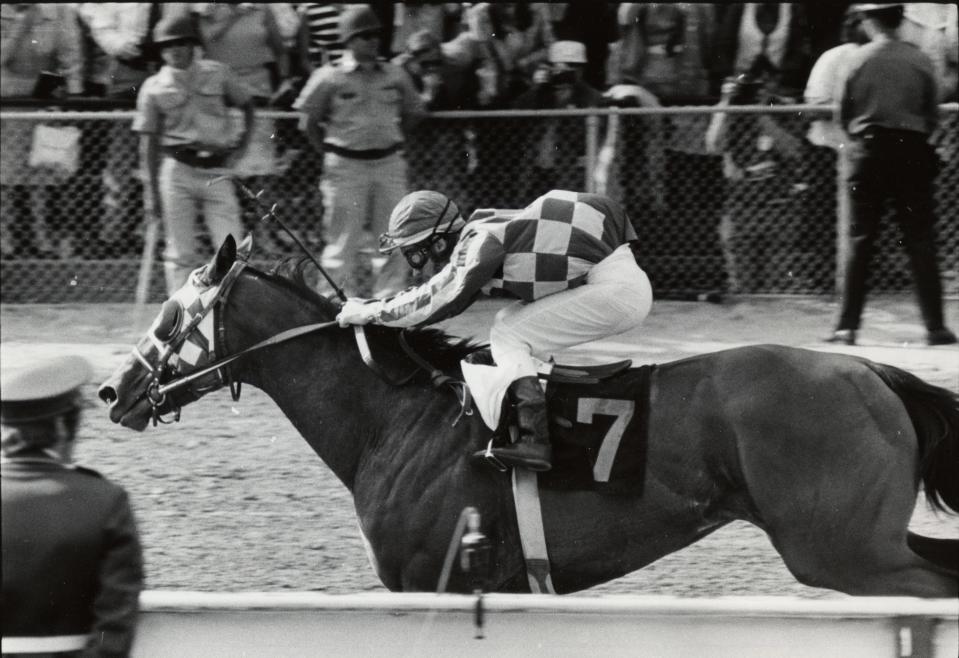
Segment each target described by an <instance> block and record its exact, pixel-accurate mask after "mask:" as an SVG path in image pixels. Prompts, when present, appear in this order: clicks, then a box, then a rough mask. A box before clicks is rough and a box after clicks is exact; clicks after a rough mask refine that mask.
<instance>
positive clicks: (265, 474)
mask: <svg viewBox="0 0 959 658" xmlns="http://www.w3.org/2000/svg"><path fill="white" fill-rule="evenodd" d="M494 307H495V304H494V303H493V302H491V301H488V300H487V301H482V302H480V303H478V304H476V305H474V306H473V307H472V308H471V309H470V310H469V311H468V312H467V313H466V314H464V315H463V316H460V317H459V318H457V319H456V320H454V321H450V322H448V323H446V324H445V325H444V327H445V328H446V329H447V330H448V331H450V332H451V333H454V334H459V335H480V336H483V335H484V334H483V333H482V332H485V330H486V328H487V327H488V325H489V320H490V319H491V317H492V314H493V312H494V310H495V308H494ZM156 310H157V309H156V308H151V309H149V311H148V313H147V315H150V314H152V313H153V312H155V311H156ZM835 312H836V307H835V303H834V301H833V300H827V299H811V298H768V299H767V298H750V299H743V300H736V301H727V302H725V303H723V304H719V305H717V304H708V303H697V302H669V301H659V302H657V303H656V304H655V305H654V307H653V312H652V314H651V315H650V317H649V319H648V320H647V322H646V325H645V327H644V329H643V331H642V332H641V333H640V334H638V339H639V340H640V341H641V342H640V345H641V348H640V353H641V355H642V358H643V359H644V360H646V361H647V362H660V363H661V362H666V361H670V360H673V359H677V358H681V357H684V356H688V355H691V354H697V353H702V352H708V351H713V350H718V349H723V348H726V347H732V346H736V345H744V344H751V343H761V342H771V343H781V344H786V345H793V346H802V347H810V348H812V349H828V350H835V351H848V352H850V353H853V354H859V355H862V356H865V357H868V358H871V359H873V360H876V361H882V362H886V363H891V364H893V365H897V366H899V367H902V368H905V369H906V370H909V371H911V372H913V373H915V374H917V375H919V376H920V377H923V378H924V379H926V380H927V381H929V382H931V383H935V384H938V385H940V386H945V387H947V388H950V389H952V390H959V349H957V348H955V347H936V348H928V347H925V346H923V345H922V343H921V338H922V331H921V327H920V325H919V321H918V311H917V309H916V307H915V303H914V302H913V300H912V299H911V298H910V297H905V296H903V297H886V298H882V299H871V300H870V301H869V303H868V305H867V309H866V313H865V316H864V329H863V331H862V332H861V343H862V344H861V346H856V347H843V348H839V347H833V346H826V345H823V344H821V343H820V342H819V339H820V338H821V337H822V336H823V335H824V334H825V333H826V332H827V331H828V329H829V328H830V327H831V324H832V321H833V319H834V316H835ZM0 318H2V344H0V348H2V358H3V360H4V363H5V364H11V363H14V362H17V361H20V360H24V359H30V358H31V357H33V356H36V355H38V354H62V353H78V354H81V355H83V356H86V357H87V358H89V359H90V360H91V362H93V364H94V366H95V368H96V375H97V378H96V382H95V383H93V384H91V385H90V386H89V387H88V388H89V391H88V392H89V396H90V399H91V400H93V399H95V396H94V391H95V388H96V383H98V382H99V381H102V380H103V379H104V378H105V377H106V376H107V375H108V373H109V372H110V371H112V370H113V368H114V367H115V366H116V365H117V364H118V363H119V362H120V361H121V360H122V359H123V358H124V357H125V356H126V354H128V352H129V347H130V346H131V345H132V344H133V342H135V340H136V339H137V338H138V337H139V336H140V334H141V333H142V331H143V330H144V329H145V328H146V325H147V324H148V318H146V319H141V320H140V321H139V322H138V323H136V324H138V326H134V325H135V322H134V319H133V307H132V306H131V305H107V304H104V305H84V306H15V305H4V306H2V307H0ZM947 322H948V324H949V325H950V326H951V327H953V329H956V328H959V302H957V301H949V302H947ZM477 332H480V333H479V334H477ZM76 457H77V461H78V462H80V463H83V464H85V465H89V466H91V467H94V468H97V469H98V470H100V471H101V472H102V473H104V474H105V475H106V476H108V477H110V478H111V479H114V480H115V481H117V482H119V483H121V484H123V485H124V486H125V487H126V488H127V490H128V491H129V492H130V495H131V498H132V500H133V504H134V507H135V509H136V513H137V517H138V520H139V524H140V527H141V533H142V536H143V541H144V545H145V554H146V561H147V572H148V582H147V586H148V587H149V588H150V589H183V590H222V591H241V590H260V591H280V590H320V591H325V592H331V593H345V592H356V591H363V590H377V589H382V586H381V585H380V583H379V581H378V580H377V578H376V576H375V575H374V573H373V571H372V569H371V568H370V567H369V565H368V563H367V560H366V555H365V552H364V549H363V546H362V543H361V540H360V537H359V533H358V531H357V529H356V523H355V519H354V513H353V507H352V500H351V498H350V495H349V493H348V492H347V491H346V489H345V488H344V487H343V486H342V485H341V484H340V483H339V481H338V480H336V478H335V477H334V476H333V475H332V474H331V472H330V471H329V470H328V469H327V468H326V466H325V465H324V464H323V463H322V462H321V461H320V460H319V458H318V457H316V455H315V454H314V453H313V452H312V451H311V450H310V449H309V447H308V446H307V444H306V443H305V442H304V441H303V440H302V439H301V438H300V437H299V435H298V434H297V433H296V432H295V431H294V429H293V427H292V426H291V424H290V423H289V422H288V421H287V420H286V418H284V417H283V416H282V415H281V414H280V412H279V410H278V409H277V408H276V407H275V406H274V405H273V403H272V402H271V401H270V400H268V399H267V398H266V396H265V395H263V394H261V393H260V392H259V391H256V390H253V389H250V388H249V387H248V388H246V389H244V393H243V398H242V399H241V400H240V401H239V402H238V403H234V402H232V401H231V399H230V397H229V394H228V393H226V392H224V391H220V392H217V393H214V394H212V395H211V396H209V397H208V398H206V399H204V400H202V401H200V402H198V403H195V404H193V405H192V406H189V407H187V408H185V409H184V411H183V419H182V421H181V422H180V423H178V424H175V425H169V426H161V427H159V428H149V429H148V430H147V431H145V432H144V433H142V434H136V433H134V432H132V431H130V430H125V429H123V428H120V427H118V426H113V425H111V424H110V423H109V422H108V420H107V418H106V414H105V410H104V408H103V407H101V406H97V407H95V408H91V409H90V410H88V412H87V414H86V416H85V418H84V423H83V426H82V429H81V440H80V443H79V446H78V450H77V455H76ZM914 526H915V528H916V529H917V530H919V531H920V532H922V533H923V534H928V535H936V536H949V537H959V517H951V518H945V517H941V516H936V515H933V514H931V513H930V512H928V511H927V510H926V509H925V506H924V504H923V502H922V500H921V499H920V504H919V505H917V514H916V517H915V519H914ZM609 592H618V593H626V592H630V593H637V594H652V593H660V594H673V595H679V596H722V595H740V594H757V595H758V594H773V595H786V594H792V595H798V596H803V597H831V596H838V595H836V594H834V593H831V592H828V591H825V590H818V589H813V588H809V587H805V586H803V585H800V584H798V583H797V582H796V581H795V580H794V579H793V578H792V576H791V575H790V574H789V573H788V572H787V571H786V569H785V567H784V566H783V564H782V562H781V560H780V559H779V556H778V555H777V554H776V552H775V551H774V550H773V549H772V547H771V546H770V544H769V541H768V540H767V539H766V536H765V535H764V534H763V533H762V532H761V531H759V530H758V529H756V528H754V527H752V526H749V525H747V524H744V523H735V524H732V525H730V526H727V527H725V528H723V529H721V530H720V531H718V532H716V533H714V534H713V535H711V536H709V537H707V538H705V539H704V540H702V541H700V542H698V543H697V544H694V545H693V546H690V547H688V548H687V549H685V550H682V551H680V552H678V553H675V554H673V555H670V556H668V557H666V558H664V559H662V560H660V561H659V562H657V563H655V564H652V565H650V566H648V567H646V568H645V569H643V570H641V571H639V572H636V573H634V574H631V575H629V576H627V577H624V578H621V579H619V580H616V581H613V582H610V583H607V584H605V585H602V586H599V587H596V588H594V589H592V590H590V591H589V592H587V593H586V594H601V593H609Z"/></svg>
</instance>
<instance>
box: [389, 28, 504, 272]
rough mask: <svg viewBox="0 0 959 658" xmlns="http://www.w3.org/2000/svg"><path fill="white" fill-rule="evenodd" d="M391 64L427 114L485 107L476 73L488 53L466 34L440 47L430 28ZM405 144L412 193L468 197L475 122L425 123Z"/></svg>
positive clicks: (415, 35)
mask: <svg viewBox="0 0 959 658" xmlns="http://www.w3.org/2000/svg"><path fill="white" fill-rule="evenodd" d="M393 63H394V64H396V65H397V66H400V67H401V68H403V70H405V71H406V72H407V73H408V74H409V76H410V78H411V79H412V81H413V86H414V87H415V88H416V90H417V91H418V92H419V94H420V97H421V98H422V100H423V103H424V104H425V106H426V109H427V110H429V111H430V112H442V111H449V110H477V109H480V108H481V107H482V105H483V102H484V101H483V100H482V99H481V97H480V96H481V94H480V75H479V71H480V70H482V69H483V68H484V67H487V66H489V61H488V51H487V49H486V48H485V47H484V46H483V44H482V43H480V42H479V41H477V40H476V39H475V37H474V36H473V35H472V34H470V33H469V32H465V31H464V32H460V33H459V34H458V35H456V36H455V37H454V38H453V39H451V40H450V41H446V42H444V43H441V42H440V41H439V39H438V38H437V37H436V36H435V35H434V34H433V33H432V32H430V31H429V30H419V31H418V32H414V33H413V34H411V35H410V36H409V38H408V39H407V40H406V46H405V49H404V51H403V52H402V53H401V54H399V55H397V56H396V57H395V58H393ZM407 146H408V148H407V155H408V160H409V178H410V186H411V187H412V188H413V189H418V188H425V187H437V188H440V189H443V190H447V191H449V193H450V194H451V195H454V196H455V198H457V199H461V200H463V201H462V202H463V203H468V202H469V201H470V200H471V199H472V193H471V188H472V187H474V184H473V183H472V182H471V181H472V180H473V173H474V172H475V168H476V155H477V154H476V130H475V126H474V122H473V121H454V122H450V121H438V120H434V121H426V122H424V123H422V124H420V125H419V126H418V127H416V128H414V129H413V130H412V132H410V133H409V134H408V135H407ZM414 274H419V273H414Z"/></svg>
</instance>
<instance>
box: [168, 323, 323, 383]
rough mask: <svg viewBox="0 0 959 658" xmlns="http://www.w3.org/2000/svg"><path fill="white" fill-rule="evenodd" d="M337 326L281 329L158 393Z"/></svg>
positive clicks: (310, 325)
mask: <svg viewBox="0 0 959 658" xmlns="http://www.w3.org/2000/svg"><path fill="white" fill-rule="evenodd" d="M335 326H338V325H337V323H336V322H335V321H332V322H316V323H314V324H305V325H302V326H300V327H293V328H292V329H287V330H286V331H281V332H280V333H278V334H276V335H275V336H271V337H270V338H266V339H264V340H261V341H260V342H259V343H255V344H253V345H250V346H249V347H247V348H244V349H242V350H240V351H239V352H237V353H236V354H231V355H230V356H225V357H223V358H222V359H218V360H216V361H214V362H213V363H211V364H210V365H208V366H205V367H203V368H201V369H200V370H197V371H196V372H191V373H190V374H189V375H183V376H181V377H179V378H178V379H174V380H172V381H170V382H167V383H166V384H163V385H162V386H160V387H158V388H157V393H159V394H160V395H166V394H167V393H169V392H171V391H175V390H177V389H179V388H183V387H184V386H186V385H187V384H189V383H191V382H193V381H195V380H197V379H200V378H201V377H203V376H205V375H208V374H210V373H211V372H214V371H215V370H219V369H220V368H223V367H224V366H227V365H229V364H231V363H233V362H234V361H236V360H237V359H239V358H240V357H242V356H246V355H247V354H249V353H250V352H256V351H257V350H261V349H263V348H265V347H270V346H271V345H277V344H279V343H285V342H286V341H288V340H292V339H294V338H299V337H300V336H305V335H306V334H310V333H313V332H315V331H320V330H321V329H327V328H329V327H335ZM234 399H235V398H234Z"/></svg>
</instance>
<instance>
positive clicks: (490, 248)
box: [339, 229, 505, 327]
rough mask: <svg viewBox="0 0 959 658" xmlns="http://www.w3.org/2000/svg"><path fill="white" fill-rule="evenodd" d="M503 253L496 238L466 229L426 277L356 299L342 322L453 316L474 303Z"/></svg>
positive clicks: (398, 323) (401, 322)
mask: <svg viewBox="0 0 959 658" xmlns="http://www.w3.org/2000/svg"><path fill="white" fill-rule="evenodd" d="M504 255H505V254H504V252H503V246H502V244H500V242H499V241H498V240H496V238H494V237H492V236H491V235H489V234H488V233H486V232H475V231H470V230H468V229H467V230H466V231H464V233H463V235H462V237H461V238H460V241H459V242H458V243H457V244H456V247H455V248H454V249H453V253H452V254H451V255H450V262H449V263H447V264H446V267H444V268H443V269H442V270H440V271H439V272H437V273H436V274H434V275H433V277H432V278H431V279H430V280H429V281H427V282H426V283H423V284H422V285H419V286H415V287H412V288H407V289H406V290H404V291H402V292H399V293H397V294H396V295H393V296H392V297H387V298H386V299H377V300H365V301H359V303H360V304H362V307H359V308H358V307H357V306H353V307H352V310H351V311H350V313H348V314H347V315H349V316H350V317H344V316H343V314H342V313H341V317H340V318H339V319H340V320H341V324H344V320H345V321H346V323H348V324H365V323H366V322H372V323H373V324H380V325H384V326H387V327H414V326H419V325H428V324H433V323H434V322H439V321H441V320H445V319H447V318H450V317H453V316H454V315H457V314H458V313H460V312H462V311H463V310H465V309H466V308H467V307H468V306H469V305H470V304H472V303H473V301H474V300H475V299H476V295H477V294H478V293H479V292H480V290H481V289H482V288H483V286H484V285H486V284H487V283H489V281H490V279H491V278H492V277H493V275H494V274H495V273H496V271H497V270H498V269H499V268H500V266H501V265H502V264H503V258H504ZM351 301H352V300H351ZM344 310H346V307H344ZM357 311H358V312H357ZM354 313H355V314H354Z"/></svg>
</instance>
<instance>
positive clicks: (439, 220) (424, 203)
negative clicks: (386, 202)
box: [380, 190, 466, 254]
mask: <svg viewBox="0 0 959 658" xmlns="http://www.w3.org/2000/svg"><path fill="white" fill-rule="evenodd" d="M464 226H466V221H465V220H464V219H463V216H462V215H461V214H460V209H459V206H457V205H456V204H455V203H453V201H452V200H451V199H450V198H449V197H447V196H446V195H445V194H442V193H440V192H433V191H432V190H418V191H416V192H410V193H409V194H407V195H406V196H405V197H403V198H402V199H400V202H399V203H397V204H396V207H395V208H393V212H392V214H390V226H389V229H388V230H387V232H386V233H384V234H383V235H382V236H380V252H381V253H384V254H388V253H390V252H392V251H393V250H394V249H398V248H400V247H406V246H408V245H411V244H416V243H417V242H422V241H423V240H425V239H427V238H428V237H430V236H431V235H433V234H434V233H452V232H455V231H459V230H460V229H461V228H463V227H464Z"/></svg>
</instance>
